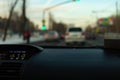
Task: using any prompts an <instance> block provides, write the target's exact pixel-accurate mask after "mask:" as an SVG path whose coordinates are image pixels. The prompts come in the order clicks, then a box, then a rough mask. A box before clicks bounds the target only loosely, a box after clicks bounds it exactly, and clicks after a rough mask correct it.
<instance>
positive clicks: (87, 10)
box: [0, 0, 119, 27]
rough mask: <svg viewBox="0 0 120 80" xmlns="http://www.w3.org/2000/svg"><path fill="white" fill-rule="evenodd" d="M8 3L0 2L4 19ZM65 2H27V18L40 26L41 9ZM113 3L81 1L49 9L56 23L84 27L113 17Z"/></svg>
mask: <svg viewBox="0 0 120 80" xmlns="http://www.w3.org/2000/svg"><path fill="white" fill-rule="evenodd" d="M8 1H10V0H0V16H3V17H5V16H7V15H8V3H9V2H8ZM65 1H68V0H28V1H27V17H29V18H30V20H31V21H33V22H34V23H35V24H39V26H41V20H42V12H43V9H44V8H47V7H50V6H53V5H55V4H59V3H61V2H65ZM118 1H119V0H118ZM115 2H116V0H81V1H80V2H71V3H69V4H64V5H62V6H59V7H56V8H54V9H51V10H50V12H51V13H52V14H53V15H54V18H55V20H56V21H58V22H64V23H68V24H75V25H76V26H83V27H85V26H87V25H89V24H95V20H96V18H97V17H98V18H101V17H108V16H111V15H114V14H115V10H116V9H115ZM20 4H21V2H19V4H18V5H17V8H16V10H18V11H20V8H21V6H20ZM92 11H98V12H99V13H98V14H95V13H92ZM101 11H104V12H101ZM46 19H47V17H46Z"/></svg>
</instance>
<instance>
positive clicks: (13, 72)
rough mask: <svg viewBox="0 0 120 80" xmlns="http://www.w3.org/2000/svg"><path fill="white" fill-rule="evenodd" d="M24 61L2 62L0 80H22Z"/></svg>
mask: <svg viewBox="0 0 120 80" xmlns="http://www.w3.org/2000/svg"><path fill="white" fill-rule="evenodd" d="M21 67H22V63H15V62H5V63H2V64H0V80H21Z"/></svg>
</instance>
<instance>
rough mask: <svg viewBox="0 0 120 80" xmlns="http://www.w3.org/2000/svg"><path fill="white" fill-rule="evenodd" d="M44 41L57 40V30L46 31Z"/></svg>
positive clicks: (58, 37)
mask: <svg viewBox="0 0 120 80" xmlns="http://www.w3.org/2000/svg"><path fill="white" fill-rule="evenodd" d="M44 38H45V40H46V41H59V39H60V36H59V33H58V32H57V31H48V32H46V33H45V34H44Z"/></svg>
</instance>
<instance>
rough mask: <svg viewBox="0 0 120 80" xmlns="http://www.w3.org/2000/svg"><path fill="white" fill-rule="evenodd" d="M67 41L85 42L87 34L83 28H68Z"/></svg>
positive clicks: (68, 42)
mask: <svg viewBox="0 0 120 80" xmlns="http://www.w3.org/2000/svg"><path fill="white" fill-rule="evenodd" d="M65 43H66V44H70V43H82V44H84V43H85V34H84V33H83V31H82V29H81V28H76V27H72V28H68V29H67V31H66V35H65Z"/></svg>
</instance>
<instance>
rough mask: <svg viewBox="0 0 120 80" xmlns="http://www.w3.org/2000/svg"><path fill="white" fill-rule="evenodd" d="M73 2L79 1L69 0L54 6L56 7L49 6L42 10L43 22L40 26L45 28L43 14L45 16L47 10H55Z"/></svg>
mask: <svg viewBox="0 0 120 80" xmlns="http://www.w3.org/2000/svg"><path fill="white" fill-rule="evenodd" d="M75 1H80V0H69V1H65V2H62V3H59V4H56V5H54V6H51V7H49V8H46V9H44V11H43V21H42V25H43V26H45V14H46V11H48V10H50V9H53V8H55V7H58V6H61V5H64V4H67V3H70V2H75Z"/></svg>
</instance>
